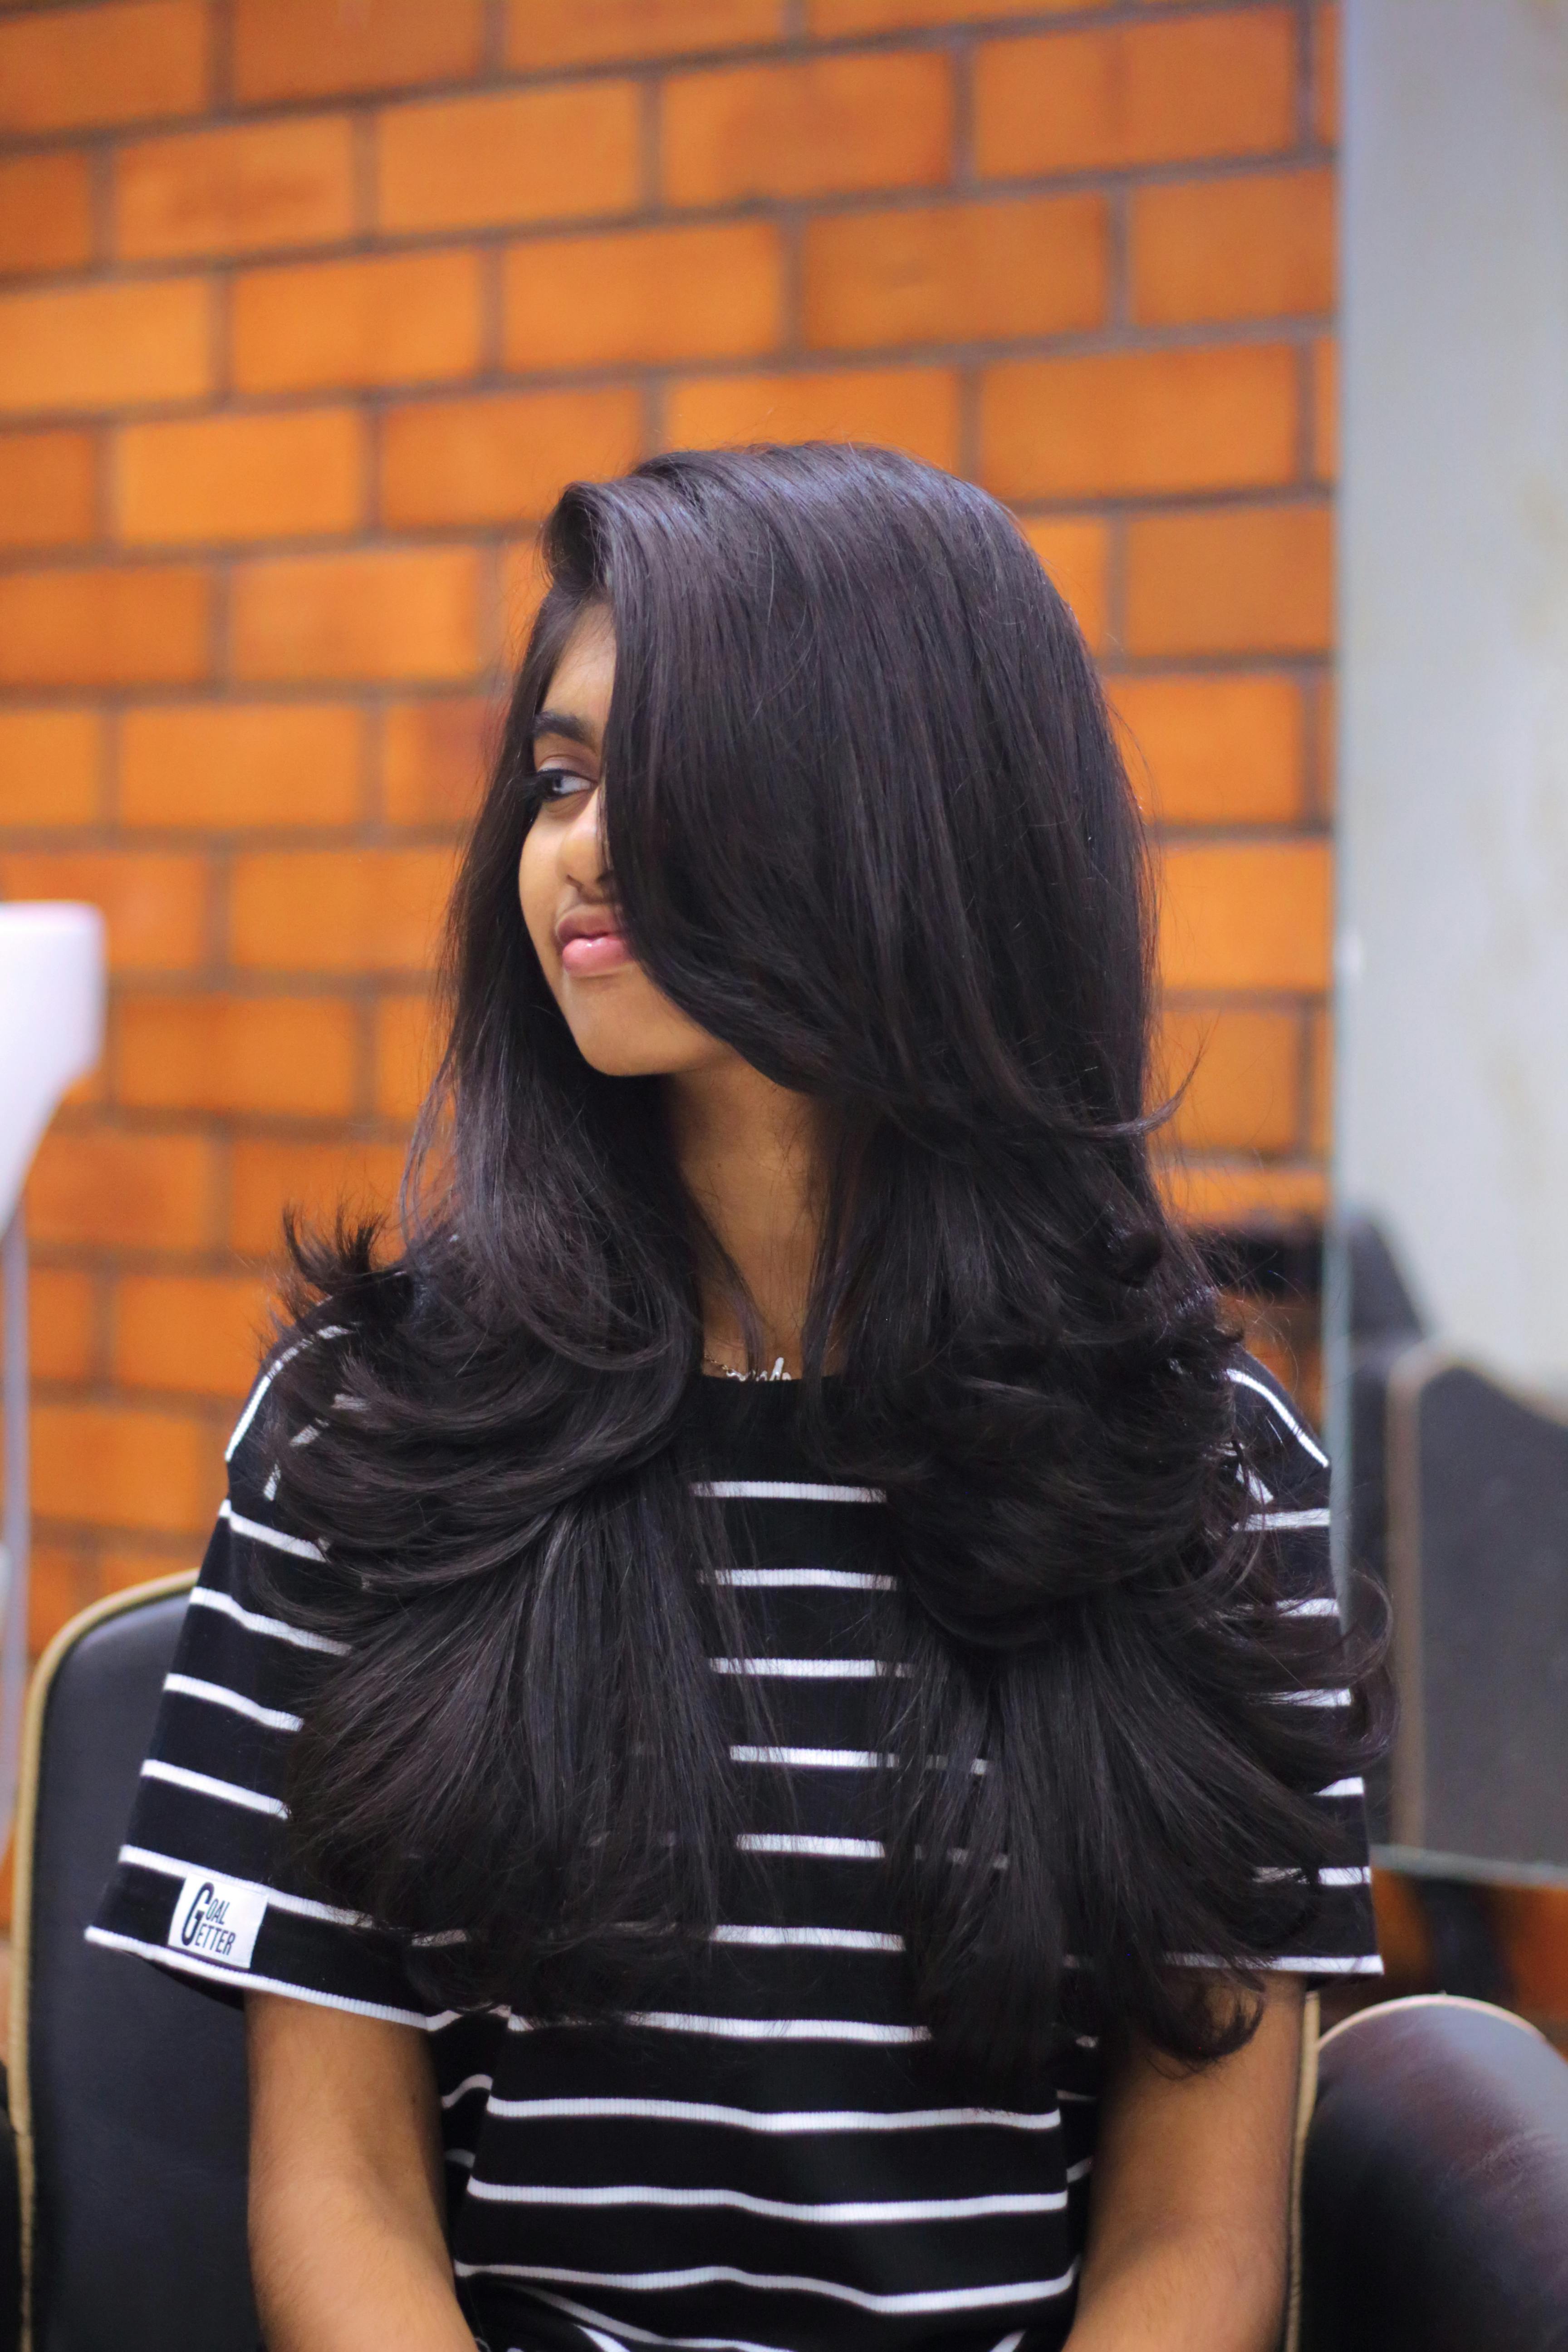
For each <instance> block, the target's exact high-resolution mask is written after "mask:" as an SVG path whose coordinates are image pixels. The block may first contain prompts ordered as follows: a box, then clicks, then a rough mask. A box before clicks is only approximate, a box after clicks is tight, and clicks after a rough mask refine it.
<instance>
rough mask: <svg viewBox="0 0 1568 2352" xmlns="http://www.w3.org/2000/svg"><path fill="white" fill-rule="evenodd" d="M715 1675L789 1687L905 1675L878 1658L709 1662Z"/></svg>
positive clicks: (902, 1668)
mask: <svg viewBox="0 0 1568 2352" xmlns="http://www.w3.org/2000/svg"><path fill="white" fill-rule="evenodd" d="M708 1663H709V1664H710V1666H711V1667H712V1669H713V1671H714V1673H715V1674H716V1675H775V1676H776V1677H777V1678H778V1679H779V1680H780V1681H781V1682H791V1683H868V1682H875V1681H876V1679H877V1677H878V1675H907V1674H908V1673H909V1671H910V1670H909V1668H908V1666H907V1665H903V1664H893V1665H889V1664H888V1663H887V1661H886V1660H885V1659H882V1658H710V1659H709V1661H708Z"/></svg>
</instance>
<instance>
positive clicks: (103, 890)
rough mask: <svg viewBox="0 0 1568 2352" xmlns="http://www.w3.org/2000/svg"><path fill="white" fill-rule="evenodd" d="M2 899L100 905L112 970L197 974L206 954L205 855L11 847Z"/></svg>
mask: <svg viewBox="0 0 1568 2352" xmlns="http://www.w3.org/2000/svg"><path fill="white" fill-rule="evenodd" d="M0 898H86V899H89V900H90V901H91V903H92V904H93V905H94V906H97V907H101V908H102V909H103V916H104V920H105V922H106V923H107V925H108V927H109V966H110V971H114V972H132V971H194V970H195V966H196V965H197V964H199V963H201V962H203V961H205V955H206V929H207V866H206V861H205V858H201V857H194V856H171V855H167V854H165V853H163V852H162V851H157V850H146V849H103V850H85V849H70V850H56V849H34V850H20V849H13V850H9V851H7V852H6V853H5V855H4V856H0Z"/></svg>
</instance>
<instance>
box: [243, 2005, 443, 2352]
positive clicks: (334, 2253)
mask: <svg viewBox="0 0 1568 2352" xmlns="http://www.w3.org/2000/svg"><path fill="white" fill-rule="evenodd" d="M245 2014H246V2044H247V2051H248V2053H249V2063H250V2263H251V2271H252V2273H253V2275H254V2278H255V2282H256V2299H257V2305H258V2310H259V2312H260V2315H261V2326H262V2331H263V2334H264V2335H265V2336H266V2339H267V2343H268V2347H269V2352H386V2347H387V2346H388V2345H393V2344H395V2345H396V2346H397V2347H398V2352H474V2339H473V2336H471V2335H470V2333H469V2331H468V2326H467V2325H466V2323H465V2321H464V2319H463V2315H462V2313H461V2312H460V2311H459V2310H458V2298H457V2295H456V2294H455V2292H454V2290H453V2286H452V2265H451V2262H450V2259H449V2257H448V2255H447V2242H446V2238H445V2236H444V2234H443V2231H442V2226H441V2214H442V2208H443V2204H444V2193H443V2189H442V2178H441V2175H442V2158H441V2134H440V2128H439V2123H438V2111H437V2104H436V2083H435V2075H434V2074H433V2072H432V2069H431V2065H430V2053H429V2051H428V2049H427V2047H426V2042H425V2037H424V2035H423V2034H421V2033H419V2032H416V2030H415V2029H414V2028H413V2027H412V2026H406V2025H387V2024H384V2023H383V2022H382V2021H380V2020H379V2019H377V2018H370V2017H356V2016H354V2015H353V2013H352V2012H350V2011H343V2010H338V2009H322V2008H318V2007H316V2006H315V2005H314V2004H312V2003H310V2002H307V2001H302V2000H286V1999H284V1998H282V1997H281V1996H280V1995H277V1994H270V1993H251V1994H249V1995H247V2000H246V2004H245Z"/></svg>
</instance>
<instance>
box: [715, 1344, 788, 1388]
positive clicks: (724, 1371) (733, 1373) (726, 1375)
mask: <svg viewBox="0 0 1568 2352" xmlns="http://www.w3.org/2000/svg"><path fill="white" fill-rule="evenodd" d="M702 1364H703V1369H704V1370H706V1371H710V1372H717V1373H718V1374H719V1376H720V1378H721V1379H722V1380H726V1381H793V1380H794V1378H795V1374H794V1373H793V1372H786V1371H785V1370H784V1358H783V1357H782V1356H779V1357H776V1358H775V1359H774V1362H773V1370H772V1371H771V1372H753V1371H744V1372H738V1371H737V1370H735V1367H734V1366H733V1364H721V1362H720V1361H719V1359H718V1357H717V1356H710V1355H709V1354H708V1353H707V1352H706V1350H705V1351H704V1353H703V1357H702Z"/></svg>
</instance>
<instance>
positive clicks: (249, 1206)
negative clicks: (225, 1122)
mask: <svg viewBox="0 0 1568 2352" xmlns="http://www.w3.org/2000/svg"><path fill="white" fill-rule="evenodd" d="M403 1161H404V1148H403V1146H402V1144H400V1143H360V1144H355V1143H298V1142H289V1141H285V1140H283V1139H271V1138H265V1139H263V1138H259V1137H258V1138H255V1139H246V1140H244V1141H241V1142H237V1143H236V1145H235V1147H234V1157H233V1162H232V1167H231V1173H230V1183H229V1202H230V1231H229V1239H230V1243H231V1244H232V1246H233V1247H234V1248H235V1249H237V1250H241V1251H243V1252H244V1253H245V1255H247V1256H248V1257H271V1258H276V1257H278V1256H280V1255H281V1253H282V1247H283V1211H284V1208H285V1206H292V1207H293V1208H294V1209H295V1210H297V1211H298V1212H299V1213H300V1215H301V1216H302V1217H303V1218H304V1220H305V1221H306V1223H309V1224H314V1225H318V1226H320V1225H323V1224H330V1223H331V1220H332V1219H333V1217H334V1216H335V1215H336V1214H337V1212H338V1210H339V1209H340V1208H348V1209H349V1210H351V1211H353V1212H357V1213H360V1214H362V1215H363V1214H366V1213H375V1212H377V1211H379V1212H381V1213H386V1212H388V1211H390V1210H391V1209H393V1208H394V1207H395V1205H396V1201H397V1189H398V1185H399V1183H400V1181H401V1180H402V1176H403Z"/></svg>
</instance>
